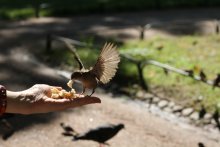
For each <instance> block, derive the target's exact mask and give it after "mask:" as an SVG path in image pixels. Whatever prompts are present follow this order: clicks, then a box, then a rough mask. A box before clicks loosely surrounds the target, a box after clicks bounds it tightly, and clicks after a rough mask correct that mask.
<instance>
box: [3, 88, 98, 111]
mask: <svg viewBox="0 0 220 147" xmlns="http://www.w3.org/2000/svg"><path fill="white" fill-rule="evenodd" d="M53 87H54V86H49V85H45V84H36V85H34V86H32V87H31V88H29V89H27V90H24V91H18V92H13V91H7V108H6V113H18V114H35V113H48V112H54V111H60V110H65V109H68V108H75V107H80V106H83V105H87V104H93V103H101V100H100V99H99V98H97V97H89V96H83V95H81V96H80V97H78V98H74V99H65V98H64V99H53V98H51V95H52V94H51V88H53ZM56 88H57V89H59V90H61V89H62V88H61V87H56Z"/></svg>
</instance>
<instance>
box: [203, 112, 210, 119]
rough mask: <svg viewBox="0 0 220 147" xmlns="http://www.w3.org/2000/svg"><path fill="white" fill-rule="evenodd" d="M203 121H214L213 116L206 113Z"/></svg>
mask: <svg viewBox="0 0 220 147" xmlns="http://www.w3.org/2000/svg"><path fill="white" fill-rule="evenodd" d="M203 119H205V120H211V119H212V114H210V113H206V114H205V116H204V118H203Z"/></svg>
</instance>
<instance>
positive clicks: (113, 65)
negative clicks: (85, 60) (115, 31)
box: [91, 43, 120, 84]
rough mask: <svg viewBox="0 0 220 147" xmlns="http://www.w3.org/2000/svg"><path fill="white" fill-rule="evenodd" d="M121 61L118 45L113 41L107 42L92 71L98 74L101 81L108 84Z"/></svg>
mask: <svg viewBox="0 0 220 147" xmlns="http://www.w3.org/2000/svg"><path fill="white" fill-rule="evenodd" d="M119 62H120V57H119V53H118V51H117V50H116V46H114V45H113V44H111V43H105V45H104V47H103V48H102V50H101V53H100V55H99V57H98V60H97V62H96V64H95V66H94V67H93V68H92V70H91V72H92V73H93V74H95V75H96V77H97V78H98V80H99V81H100V82H101V83H103V84H106V83H108V82H109V81H110V80H111V79H112V78H113V76H114V75H115V73H116V69H117V68H118V63H119Z"/></svg>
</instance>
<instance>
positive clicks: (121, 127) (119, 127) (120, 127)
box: [117, 124, 125, 130]
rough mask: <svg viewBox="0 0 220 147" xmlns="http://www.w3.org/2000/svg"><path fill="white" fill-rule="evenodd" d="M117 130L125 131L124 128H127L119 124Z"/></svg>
mask: <svg viewBox="0 0 220 147" xmlns="http://www.w3.org/2000/svg"><path fill="white" fill-rule="evenodd" d="M117 128H118V129H119V130H121V129H124V128H125V125H124V124H118V125H117Z"/></svg>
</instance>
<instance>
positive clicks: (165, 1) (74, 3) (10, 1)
mask: <svg viewBox="0 0 220 147" xmlns="http://www.w3.org/2000/svg"><path fill="white" fill-rule="evenodd" d="M37 6H39V7H40V15H43V16H67V15H73V14H88V13H101V12H119V11H120V12H121V11H137V10H149V9H166V8H179V7H185V8H190V7H211V6H215V7H216V6H220V1H219V0H209V1H207V0H190V1H189V0H188V1H187V0H62V1H60V0H35V1H30V0H0V18H5V19H17V18H27V17H30V16H34V8H36V7H37Z"/></svg>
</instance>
